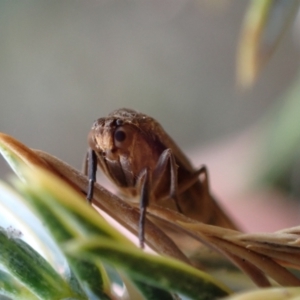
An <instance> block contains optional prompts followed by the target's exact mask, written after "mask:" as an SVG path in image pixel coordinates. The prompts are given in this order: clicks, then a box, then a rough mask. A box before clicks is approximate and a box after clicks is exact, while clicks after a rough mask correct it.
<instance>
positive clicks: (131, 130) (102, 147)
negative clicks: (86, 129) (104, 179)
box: [88, 118, 138, 160]
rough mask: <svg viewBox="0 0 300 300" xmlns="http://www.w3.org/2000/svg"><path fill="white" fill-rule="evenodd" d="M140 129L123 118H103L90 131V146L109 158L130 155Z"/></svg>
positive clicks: (114, 158) (113, 158)
mask: <svg viewBox="0 0 300 300" xmlns="http://www.w3.org/2000/svg"><path fill="white" fill-rule="evenodd" d="M137 135H138V129H137V128H136V127H135V126H134V125H132V124H130V123H126V122H124V121H123V120H122V119H111V118H106V119H105V118H101V119H98V120H97V121H96V122H95V123H94V124H93V126H92V129H91V131H90V133H89V137H88V142H89V146H90V147H91V148H92V149H93V150H94V151H95V152H96V153H98V154H100V155H101V156H103V157H105V158H106V159H108V160H116V159H118V158H119V157H120V156H122V155H129V154H130V152H131V150H132V146H133V144H134V142H135V140H136V138H137Z"/></svg>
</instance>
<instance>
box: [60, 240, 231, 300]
mask: <svg viewBox="0 0 300 300" xmlns="http://www.w3.org/2000/svg"><path fill="white" fill-rule="evenodd" d="M65 250H66V251H67V252H68V253H69V254H70V255H76V256H80V257H86V259H89V258H90V259H91V257H93V258H102V259H105V260H106V261H107V262H108V263H110V264H113V265H115V266H116V267H118V268H120V269H122V270H123V271H125V272H128V274H129V275H130V276H131V278H134V279H136V280H138V281H141V282H146V283H147V284H151V285H153V286H156V287H159V288H162V289H166V290H170V291H174V292H178V293H181V294H184V295H186V296H188V297H191V298H192V299H213V298H216V297H222V296H226V295H228V294H229V293H230V290H229V289H228V288H227V287H225V286H224V285H223V284H221V283H219V282H217V281H216V280H215V279H214V278H212V277H211V276H210V275H208V274H206V273H204V272H201V271H199V270H197V269H195V268H192V267H190V266H188V265H186V264H184V263H181V262H179V261H176V260H173V259H171V258H167V257H160V256H154V255H149V254H146V253H144V252H142V251H140V250H138V249H137V250H133V249H127V248H125V247H120V246H119V245H116V244H115V243H113V242H111V241H109V240H104V239H101V240H99V239H97V238H90V239H88V238H87V239H86V240H82V239H81V240H78V241H74V242H71V243H68V244H66V247H65ZM178 279H180V280H178Z"/></svg>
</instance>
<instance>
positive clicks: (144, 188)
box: [137, 168, 151, 248]
mask: <svg viewBox="0 0 300 300" xmlns="http://www.w3.org/2000/svg"><path fill="white" fill-rule="evenodd" d="M150 179H151V178H150V175H149V170H148V169H147V168H145V169H143V170H142V171H141V173H140V174H139V177H138V179H137V187H140V193H141V200H140V219H139V241H140V247H141V248H144V242H145V218H146V210H147V206H148V204H149V198H150V192H151V191H150V186H151V182H150Z"/></svg>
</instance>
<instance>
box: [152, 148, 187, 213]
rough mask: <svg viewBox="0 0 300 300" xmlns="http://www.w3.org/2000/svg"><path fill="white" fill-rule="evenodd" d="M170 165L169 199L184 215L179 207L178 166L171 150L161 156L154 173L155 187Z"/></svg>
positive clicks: (165, 151)
mask: <svg viewBox="0 0 300 300" xmlns="http://www.w3.org/2000/svg"><path fill="white" fill-rule="evenodd" d="M168 163H169V168H170V191H169V197H170V198H171V199H173V200H174V202H175V205H176V208H177V210H178V211H179V212H180V213H182V209H181V208H180V206H179V199H178V195H179V193H178V178H177V165H176V160H175V157H174V155H173V153H172V150H171V149H166V150H164V151H163V152H162V154H161V155H160V157H159V159H158V162H157V164H156V167H155V169H154V172H153V179H155V185H157V184H158V183H159V182H160V180H161V179H162V176H163V174H165V172H166V170H167V166H168ZM154 188H155V186H154Z"/></svg>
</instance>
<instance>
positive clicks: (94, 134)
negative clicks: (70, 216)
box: [85, 108, 236, 246]
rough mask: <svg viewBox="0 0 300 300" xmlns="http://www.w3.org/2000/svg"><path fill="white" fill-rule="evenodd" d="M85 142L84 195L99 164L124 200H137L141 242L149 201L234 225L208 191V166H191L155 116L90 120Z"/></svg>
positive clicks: (124, 112)
mask: <svg viewBox="0 0 300 300" xmlns="http://www.w3.org/2000/svg"><path fill="white" fill-rule="evenodd" d="M88 143H89V147H90V148H89V151H88V154H87V159H86V166H87V168H85V169H86V173H88V175H89V179H90V181H89V182H90V184H89V192H88V195H87V199H88V200H89V201H91V200H92V198H93V184H94V182H95V180H96V170H97V165H99V166H100V168H101V169H102V171H103V172H104V173H105V174H106V175H107V176H108V177H109V178H110V180H111V181H112V182H113V183H114V184H115V185H116V186H117V188H118V189H119V191H120V192H121V193H122V194H123V195H124V196H125V197H126V198H128V199H129V200H137V201H140V209H141V219H140V227H139V228H140V229H139V239H140V244H141V246H143V243H144V220H145V212H146V207H147V206H148V205H151V203H155V204H157V205H160V206H163V207H167V208H170V209H174V210H177V211H179V212H180V213H182V214H184V215H185V216H187V217H190V218H192V219H195V220H197V221H200V222H204V223H208V224H212V225H218V226H222V227H227V228H232V229H236V226H235V224H234V223H233V222H232V221H231V219H230V218H229V217H228V216H227V215H226V214H225V212H224V211H223V210H222V209H221V208H220V207H219V205H218V204H217V202H216V201H215V200H214V198H213V197H212V196H211V194H210V191H209V186H208V177H207V170H206V167H205V166H202V167H201V168H200V169H198V170H195V169H194V168H193V166H192V165H191V163H190V162H189V160H188V159H187V158H186V156H185V155H184V153H183V152H182V151H181V150H180V148H179V147H178V146H177V145H176V144H175V142H174V141H173V140H172V139H171V138H170V136H169V135H168V134H167V133H166V132H165V131H164V129H163V128H162V127H161V125H160V124H159V123H158V122H157V121H156V120H154V119H153V118H151V117H149V116H147V115H145V114H142V113H138V112H136V111H134V110H131V109H125V108H122V109H118V110H115V111H113V112H112V113H110V114H109V115H108V116H107V117H106V118H100V119H98V120H97V121H96V122H95V123H94V124H93V126H92V128H91V131H90V133H89V135H88Z"/></svg>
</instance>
